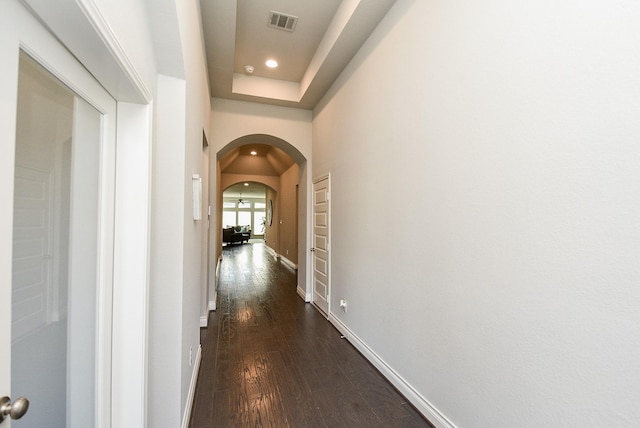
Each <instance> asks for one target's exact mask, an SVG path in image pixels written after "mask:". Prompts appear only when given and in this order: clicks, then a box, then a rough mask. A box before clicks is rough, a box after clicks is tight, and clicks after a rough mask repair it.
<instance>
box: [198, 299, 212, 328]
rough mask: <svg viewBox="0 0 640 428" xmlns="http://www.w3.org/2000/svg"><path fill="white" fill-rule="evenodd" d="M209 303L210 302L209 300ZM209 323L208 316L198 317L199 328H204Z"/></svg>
mask: <svg viewBox="0 0 640 428" xmlns="http://www.w3.org/2000/svg"><path fill="white" fill-rule="evenodd" d="M209 303H211V302H209ZM208 325H209V316H208V315H207V316H204V315H203V316H201V317H200V328H204V327H206V326H208Z"/></svg>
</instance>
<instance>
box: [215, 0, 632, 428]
mask: <svg viewBox="0 0 640 428" xmlns="http://www.w3.org/2000/svg"><path fill="white" fill-rule="evenodd" d="M638 22H640V4H638V3H637V2H634V1H616V2H606V1H600V0H590V1H587V2H577V1H571V0H560V1H558V0H554V1H550V0H543V1H542V2H468V1H457V0H454V1H412V0H398V2H397V3H396V4H395V6H394V7H393V8H392V10H391V11H390V13H389V14H388V16H387V17H386V18H385V20H383V22H382V23H381V25H380V26H379V28H378V29H377V30H376V32H375V33H374V34H373V36H372V37H371V38H370V39H369V40H368V42H367V43H366V44H365V45H364V47H363V48H362V49H361V51H360V52H359V54H358V55H357V56H356V58H355V59H354V60H353V61H352V63H351V64H350V66H349V67H348V68H347V70H346V71H345V72H344V73H343V75H342V76H341V78H340V79H339V80H338V82H336V83H335V84H334V86H333V88H332V91H331V92H330V94H329V95H328V96H327V97H325V100H324V102H322V103H321V105H320V106H319V107H318V108H317V109H316V110H315V112H314V113H315V114H314V121H313V148H314V150H313V176H314V177H318V176H320V175H322V174H326V173H329V172H330V173H331V178H332V200H331V204H332V237H333V242H332V266H333V275H332V307H334V308H338V304H337V302H338V300H339V299H346V300H347V301H348V304H349V312H348V313H343V312H340V311H337V310H336V312H335V313H334V314H333V315H334V316H335V317H336V318H337V319H338V320H339V321H340V322H342V323H343V324H344V325H345V326H347V327H348V328H349V329H350V330H351V331H352V332H353V333H354V334H355V335H356V336H357V337H358V338H359V339H361V340H362V341H363V342H364V343H366V345H368V346H369V347H370V348H371V350H372V351H373V352H374V353H375V354H376V355H377V356H378V357H379V358H380V359H381V360H382V361H384V362H386V363H387V364H388V365H389V366H390V367H391V369H393V370H394V371H395V372H396V373H397V374H398V375H399V376H401V377H402V378H404V380H405V381H406V383H407V384H409V385H410V386H412V387H413V388H415V390H416V392H417V394H418V395H421V396H422V398H423V399H425V400H426V401H428V402H429V403H430V404H431V405H432V406H433V407H434V408H435V409H437V411H440V412H441V413H442V414H443V415H444V416H445V417H446V418H448V419H449V421H450V422H451V423H452V424H455V425H456V426H460V427H497V426H501V427H503V426H504V427H506V426H512V427H513V426H518V427H534V426H536V427H537V426H581V427H601V426H616V427H637V426H638V424H640V406H638V403H639V402H640V389H639V388H638V384H640V364H638V361H640V311H638V308H639V307H640V287H638V284H639V283H640V264H639V263H638V260H639V256H640V227H638V226H639V224H640V199H638V195H640V168H639V165H640V144H638V140H639V139H640V120H638V118H639V117H640V84H639V83H638V82H639V76H640V56H638V54H637V52H638V49H639V47H640V26H638ZM214 117H215V115H214ZM371 195H376V198H372V197H371ZM372 231H375V232H373V233H372ZM440 424H441V426H446V420H444V422H440Z"/></svg>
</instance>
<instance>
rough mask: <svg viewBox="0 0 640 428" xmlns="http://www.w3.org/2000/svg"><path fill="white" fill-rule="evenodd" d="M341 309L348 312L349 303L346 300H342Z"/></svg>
mask: <svg viewBox="0 0 640 428" xmlns="http://www.w3.org/2000/svg"><path fill="white" fill-rule="evenodd" d="M340 307H341V308H342V311H343V312H347V301H346V300H344V299H340Z"/></svg>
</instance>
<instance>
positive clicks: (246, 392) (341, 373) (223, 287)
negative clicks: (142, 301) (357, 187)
mask: <svg viewBox="0 0 640 428" xmlns="http://www.w3.org/2000/svg"><path fill="white" fill-rule="evenodd" d="M201 342H202V360H201V365H200V373H199V376H198V384H197V389H196V395H195V400H194V404H193V406H194V407H193V409H192V417H191V423H190V427H191V428H204V427H313V428H315V427H331V428H333V427H429V426H432V425H431V424H429V422H427V421H426V420H425V419H423V418H422V417H421V416H420V414H419V413H418V412H417V411H416V410H415V409H414V408H413V407H412V406H411V405H410V404H409V403H408V402H407V400H406V399H405V398H404V397H403V396H402V395H400V394H399V393H398V392H397V391H396V390H395V389H394V388H393V387H392V386H391V384H390V383H389V382H387V380H386V379H384V378H383V377H382V375H380V373H379V372H378V371H377V370H376V369H375V368H374V367H373V366H372V365H371V364H370V363H369V362H368V361H367V360H365V359H364V357H363V356H362V355H361V354H360V353H358V351H356V350H355V348H354V347H353V346H351V344H350V343H349V342H347V341H346V340H345V339H341V338H340V333H339V332H338V331H337V330H336V329H335V328H334V327H333V326H332V325H331V324H330V323H329V322H328V321H327V320H326V319H325V318H324V317H322V316H321V315H320V313H318V311H317V310H316V309H315V308H314V307H313V306H312V305H310V304H305V303H304V301H303V300H302V299H300V297H299V296H298V295H297V294H296V276H295V273H294V272H293V271H291V270H290V269H288V268H287V267H285V266H284V265H282V264H280V263H278V262H277V261H275V260H274V259H273V257H272V256H270V255H269V254H268V253H266V251H265V249H264V244H260V243H254V244H244V245H233V246H229V247H225V248H224V250H223V261H222V266H221V273H220V282H219V284H218V301H217V311H215V312H211V313H210V315H209V326H208V327H207V328H203V329H201Z"/></svg>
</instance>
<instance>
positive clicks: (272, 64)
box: [265, 59, 278, 68]
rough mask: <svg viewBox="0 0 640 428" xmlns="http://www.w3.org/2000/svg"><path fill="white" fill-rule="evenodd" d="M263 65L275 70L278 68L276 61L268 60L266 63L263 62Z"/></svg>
mask: <svg viewBox="0 0 640 428" xmlns="http://www.w3.org/2000/svg"><path fill="white" fill-rule="evenodd" d="M265 64H266V65H267V67H269V68H276V67H277V66H278V61H276V60H275V59H268V60H267V62H265Z"/></svg>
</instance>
